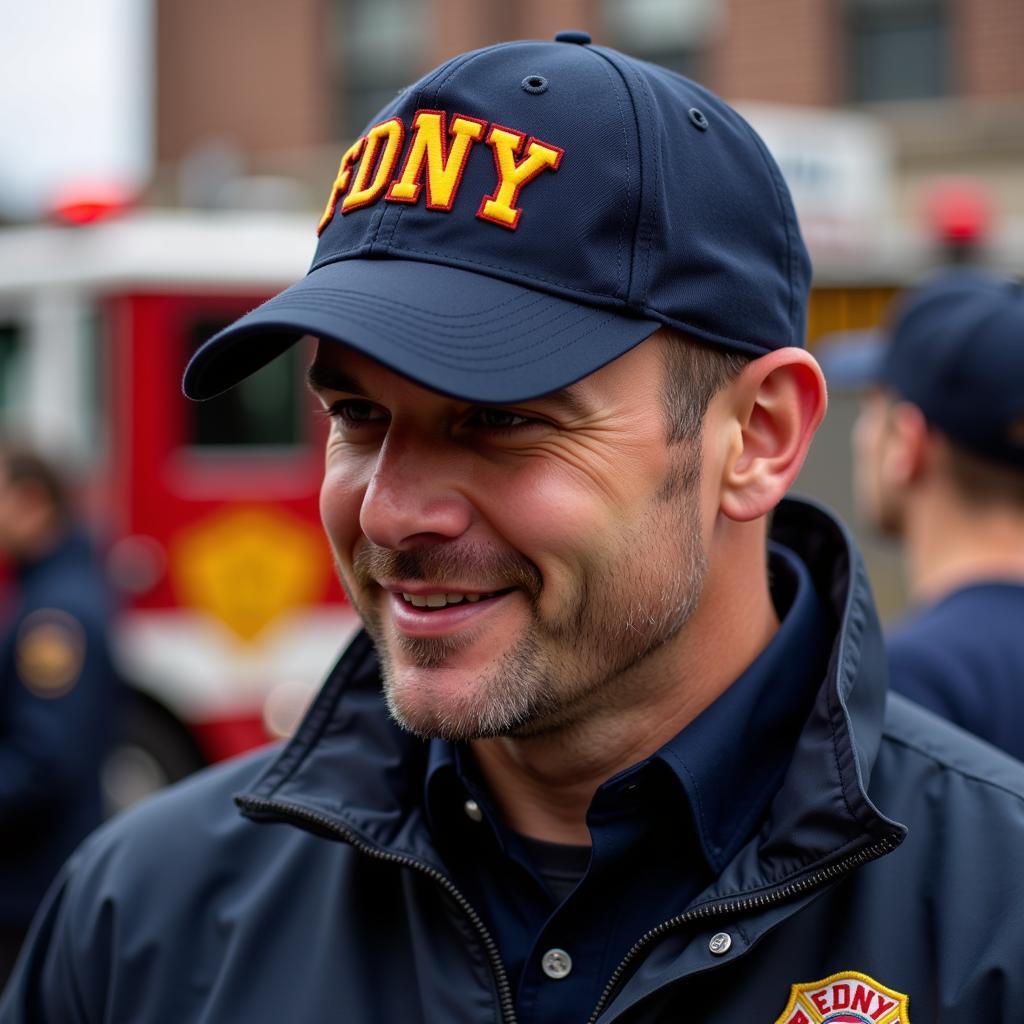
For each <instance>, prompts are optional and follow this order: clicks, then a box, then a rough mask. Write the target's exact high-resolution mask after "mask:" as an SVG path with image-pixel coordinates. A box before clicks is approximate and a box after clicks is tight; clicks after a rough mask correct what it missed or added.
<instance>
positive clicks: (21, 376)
mask: <svg viewBox="0 0 1024 1024" xmlns="http://www.w3.org/2000/svg"><path fill="white" fill-rule="evenodd" d="M25 389H26V379H25V351H24V346H23V344H22V332H21V326H20V325H19V324H17V323H14V322H7V323H0V424H2V426H3V429H5V430H8V431H10V430H17V429H19V428H21V427H22V426H23V424H22V422H21V420H22V418H23V414H24V407H23V399H24V395H25Z"/></svg>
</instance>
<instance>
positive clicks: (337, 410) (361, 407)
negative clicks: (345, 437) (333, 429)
mask: <svg viewBox="0 0 1024 1024" xmlns="http://www.w3.org/2000/svg"><path fill="white" fill-rule="evenodd" d="M327 415H328V416H329V417H330V418H331V419H332V420H336V421H338V422H339V423H341V424H343V425H344V426H351V427H361V426H365V425H367V424H372V423H381V422H383V421H384V419H385V415H384V413H383V412H382V411H381V410H380V409H379V408H378V407H377V406H375V405H374V404H373V402H367V401H365V400H363V399H360V398H342V399H339V400H338V401H337V402H332V403H331V405H330V406H329V408H328V409H327Z"/></svg>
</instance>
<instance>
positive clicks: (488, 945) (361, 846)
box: [239, 797, 516, 1024]
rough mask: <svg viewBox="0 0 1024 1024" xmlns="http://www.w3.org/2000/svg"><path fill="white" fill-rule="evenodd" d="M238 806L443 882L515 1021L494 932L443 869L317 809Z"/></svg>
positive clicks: (248, 802) (505, 1012) (248, 800)
mask: <svg viewBox="0 0 1024 1024" xmlns="http://www.w3.org/2000/svg"><path fill="white" fill-rule="evenodd" d="M239 805H240V806H241V807H243V808H244V809H246V810H251V811H254V812H257V813H261V814H266V813H271V814H277V815H280V816H281V817H284V818H291V819H292V820H295V821H299V822H307V823H309V824H311V825H315V826H317V827H318V828H322V829H325V830H326V831H328V832H331V833H333V834H334V835H336V836H338V838H340V839H342V840H344V841H345V842H346V843H348V844H349V845H350V846H352V847H353V848H355V849H356V850H358V851H359V852H360V853H364V854H366V856H367V857H373V858H375V859H376V860H380V861H384V862H386V863H388V864H398V865H400V866H401V867H407V868H413V869H414V870H416V871H419V872H421V873H422V874H424V875H426V876H427V877H428V878H431V879H433V880H434V881H435V882H437V883H438V885H440V886H441V888H442V889H444V891H445V892H447V893H448V895H449V896H451V898H452V899H453V900H454V901H455V902H456V904H458V906H459V908H460V909H461V910H462V911H463V913H464V914H465V915H466V917H468V918H469V920H470V923H471V924H472V925H473V927H474V928H475V929H476V930H477V934H478V935H479V936H480V941H481V942H482V944H483V947H484V951H485V952H486V953H487V958H488V959H489V960H490V962H491V969H492V971H493V972H494V981H495V983H496V985H497V988H498V1002H499V1004H500V1006H501V1019H502V1020H503V1021H504V1022H505V1024H516V1012H515V1003H514V1001H513V999H512V986H511V984H509V980H508V972H507V971H506V970H505V965H504V963H502V960H501V954H500V953H499V952H498V946H497V944H496V943H495V941H494V939H493V938H492V937H491V933H490V932H489V931H488V930H487V926H486V925H485V924H484V922H483V920H482V919H481V917H480V915H479V914H478V913H477V912H476V910H474V909H473V905H472V904H471V903H470V902H469V900H467V899H466V897H465V896H463V895H462V893H461V892H460V891H459V890H458V889H457V888H456V887H455V883H454V882H452V881H451V879H449V878H448V877H447V876H446V875H443V874H441V872H440V871H438V870H437V869H436V868H432V867H431V866H430V865H429V864H424V863H423V862H422V861H418V860H415V859H414V858H412V857H403V856H402V855H401V854H397V853H388V852H387V851H386V850H381V849H379V848H377V847H376V846H370V845H369V844H368V843H366V842H364V841H363V840H362V839H361V838H360V837H359V836H358V835H356V833H354V832H350V831H349V830H348V829H346V828H343V827H342V826H340V825H338V824H337V823H336V822H334V821H332V820H331V819H330V818H328V817H325V816H324V815H321V814H317V813H315V812H314V811H307V810H305V809H304V808H301V807H294V806H292V805H291V804H286V803H279V802H277V801H275V800H264V799H261V798H259V797H243V798H242V799H240V800H239Z"/></svg>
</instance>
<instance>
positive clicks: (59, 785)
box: [0, 447, 115, 979]
mask: <svg viewBox="0 0 1024 1024" xmlns="http://www.w3.org/2000/svg"><path fill="white" fill-rule="evenodd" d="M73 520H74V516H73V512H72V507H71V496H70V494H69V493H68V487H67V484H66V483H65V481H64V479H63V478H62V476H61V475H60V473H59V472H58V471H57V469H56V468H55V467H54V466H53V465H51V464H50V463H49V462H48V461H46V460H45V459H43V458H41V457H40V456H39V455H37V454H35V453H34V452H31V451H28V450H25V449H20V448H15V447H6V448H4V449H2V450H0V553H2V554H3V556H4V559H5V561H7V562H8V563H9V565H10V568H11V572H12V578H11V580H10V583H11V593H10V594H9V596H8V600H7V606H6V608H5V609H4V615H3V620H2V627H0V834H2V835H3V842H2V844H0V979H5V978H6V977H7V975H8V973H9V972H10V969H11V967H12V966H13V964H14V960H15V958H16V956H17V953H18V948H19V947H20V945H21V943H22V941H23V939H24V938H25V934H26V932H27V931H28V927H29V924H30V922H31V920H32V915H33V914H34V912H35V910H36V907H37V906H38V904H39V902H40V900H42V898H43V895H44V894H45V892H46V888H47V887H48V885H49V884H50V882H51V881H52V880H53V878H54V876H55V875H56V874H57V872H58V871H59V870H60V867H61V865H62V864H63V863H64V861H65V860H66V859H67V857H68V855H69V854H70V853H71V852H72V850H74V848H75V847H76V846H77V845H78V843H79V842H80V841H81V840H82V839H83V838H84V837H85V836H86V835H87V834H88V833H89V832H90V831H91V830H92V829H94V828H95V827H96V826H97V825H98V824H99V823H100V822H101V821H102V818H103V808H102V801H101V798H100V764H101V762H102V759H103V755H104V753H105V752H106V748H107V742H108V740H109V738H110V736H111V727H112V723H113V719H114V711H115V709H114V707H113V704H114V699H115V691H114V672H113V669H112V667H111V661H110V654H109V649H108V646H107V634H106V630H107V619H108V615H109V612H110V607H109V606H110V602H109V596H108V593H107V589H106V585H105V583H104V581H103V577H102V573H101V572H100V569H99V567H98V566H97V564H96V563H95V561H94V558H93V555H92V551H91V548H90V545H89V542H88V541H87V540H86V538H85V536H84V534H82V533H81V531H80V530H78V529H77V528H76V527H75V526H74V522H73Z"/></svg>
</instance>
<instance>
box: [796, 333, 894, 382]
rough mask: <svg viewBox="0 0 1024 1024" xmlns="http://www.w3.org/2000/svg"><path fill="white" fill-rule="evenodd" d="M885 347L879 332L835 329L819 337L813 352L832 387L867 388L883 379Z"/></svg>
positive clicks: (883, 338)
mask: <svg viewBox="0 0 1024 1024" xmlns="http://www.w3.org/2000/svg"><path fill="white" fill-rule="evenodd" d="M885 348H886V346H885V337H884V336H883V334H882V333H881V332H880V331H836V332H835V333H834V334H827V335H825V336H824V337H823V338H820V339H819V341H818V344H817V345H816V346H815V348H814V354H815V356H816V357H817V359H818V363H819V365H820V366H821V370H822V372H823V373H824V374H825V380H826V381H828V383H829V385H830V386H831V387H834V388H850V389H853V388H866V387H871V386H872V385H875V384H879V383H880V382H881V379H882V366H883V364H884V362H885Z"/></svg>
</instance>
